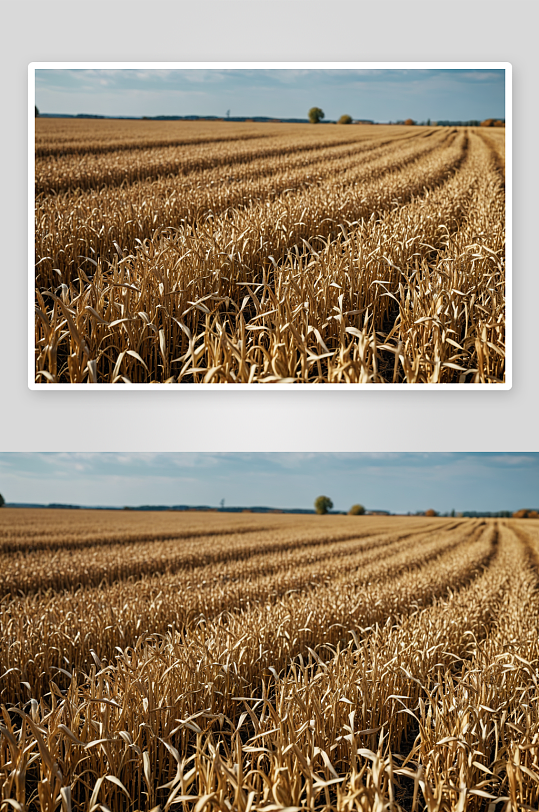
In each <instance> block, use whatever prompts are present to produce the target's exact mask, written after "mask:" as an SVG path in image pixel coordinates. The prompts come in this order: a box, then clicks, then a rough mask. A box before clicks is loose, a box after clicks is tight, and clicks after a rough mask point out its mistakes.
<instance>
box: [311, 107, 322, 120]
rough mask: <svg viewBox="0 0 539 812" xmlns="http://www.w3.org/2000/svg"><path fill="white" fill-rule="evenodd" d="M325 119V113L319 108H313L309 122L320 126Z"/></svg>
mask: <svg viewBox="0 0 539 812" xmlns="http://www.w3.org/2000/svg"><path fill="white" fill-rule="evenodd" d="M323 118H324V111H323V110H321V109H320V108H319V107H311V109H310V110H309V121H310V122H311V124H318V122H319V121H322V119H323Z"/></svg>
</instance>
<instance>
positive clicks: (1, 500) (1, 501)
mask: <svg viewBox="0 0 539 812" xmlns="http://www.w3.org/2000/svg"><path fill="white" fill-rule="evenodd" d="M5 504H6V500H5V499H4V497H3V496H2V494H1V493H0V508H1V507H4V505H5Z"/></svg>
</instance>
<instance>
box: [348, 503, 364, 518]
mask: <svg viewBox="0 0 539 812" xmlns="http://www.w3.org/2000/svg"><path fill="white" fill-rule="evenodd" d="M364 514H365V508H364V507H363V505H352V507H351V508H350V510H349V511H348V515H349V516H363V515H364Z"/></svg>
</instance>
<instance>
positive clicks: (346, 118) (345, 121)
mask: <svg viewBox="0 0 539 812" xmlns="http://www.w3.org/2000/svg"><path fill="white" fill-rule="evenodd" d="M338 123H339V124H351V123H352V116H349V115H344V116H341V117H340V119H339V122H338Z"/></svg>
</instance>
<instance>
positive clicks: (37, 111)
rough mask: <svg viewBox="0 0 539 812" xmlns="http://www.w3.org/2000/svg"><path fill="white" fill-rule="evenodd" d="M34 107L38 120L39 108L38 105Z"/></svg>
mask: <svg viewBox="0 0 539 812" xmlns="http://www.w3.org/2000/svg"><path fill="white" fill-rule="evenodd" d="M34 107H35V108H36V118H37V117H38V115H39V110H38V109H37V106H36V105H34Z"/></svg>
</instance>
